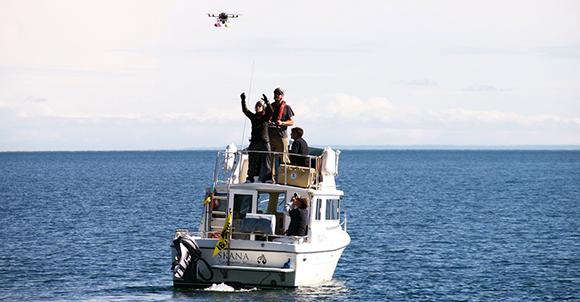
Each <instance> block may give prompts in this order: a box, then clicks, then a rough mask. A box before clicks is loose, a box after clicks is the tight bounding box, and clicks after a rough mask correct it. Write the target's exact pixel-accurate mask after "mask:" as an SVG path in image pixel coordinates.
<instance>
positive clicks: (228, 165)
mask: <svg viewBox="0 0 580 302" xmlns="http://www.w3.org/2000/svg"><path fill="white" fill-rule="evenodd" d="M236 152H238V148H236V145H234V143H231V144H229V145H228V146H227V147H226V153H225V155H224V170H226V171H231V170H232V169H233V168H234V163H235V161H236Z"/></svg>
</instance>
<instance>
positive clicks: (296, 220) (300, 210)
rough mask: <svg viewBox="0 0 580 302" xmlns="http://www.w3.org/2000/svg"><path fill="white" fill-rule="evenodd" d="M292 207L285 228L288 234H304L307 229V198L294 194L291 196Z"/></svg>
mask: <svg viewBox="0 0 580 302" xmlns="http://www.w3.org/2000/svg"><path fill="white" fill-rule="evenodd" d="M292 206H293V207H292V209H291V210H290V211H289V212H288V215H290V225H289V226H288V230H286V235H288V236H306V233H307V231H308V200H307V199H306V198H304V197H298V195H296V194H294V196H293V197H292Z"/></svg>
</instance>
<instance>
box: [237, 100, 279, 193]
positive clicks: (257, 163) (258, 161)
mask: <svg viewBox="0 0 580 302" xmlns="http://www.w3.org/2000/svg"><path fill="white" fill-rule="evenodd" d="M240 99H241V100H242V112H243V113H244V114H245V115H246V116H247V117H248V118H249V119H250V122H251V123H252V134H251V136H250V145H249V146H248V151H250V152H248V159H249V165H248V177H247V178H246V179H247V180H246V182H253V181H254V177H255V176H258V177H259V179H260V181H261V182H271V181H272V168H271V165H270V162H271V161H272V160H271V156H270V154H269V153H267V152H270V137H269V136H268V122H269V121H270V118H271V117H272V105H271V104H270V103H269V102H268V98H267V97H266V95H264V94H262V100H260V101H258V102H256V106H255V109H256V113H252V112H251V111H250V110H248V108H247V107H246V94H245V93H242V94H241V95H240ZM251 151H265V152H264V153H262V152H251Z"/></svg>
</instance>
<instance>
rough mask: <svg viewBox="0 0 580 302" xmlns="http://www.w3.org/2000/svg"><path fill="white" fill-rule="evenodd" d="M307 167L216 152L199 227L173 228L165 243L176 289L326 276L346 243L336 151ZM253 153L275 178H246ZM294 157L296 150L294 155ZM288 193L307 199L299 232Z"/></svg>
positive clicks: (281, 283) (314, 281) (300, 282)
mask: <svg viewBox="0 0 580 302" xmlns="http://www.w3.org/2000/svg"><path fill="white" fill-rule="evenodd" d="M317 151H318V152H317V153H316V152H313V153H312V154H311V155H308V156H307V157H308V158H309V159H310V165H309V166H308V167H299V166H292V165H289V164H284V163H279V162H278V161H280V158H281V153H278V152H266V151H247V150H240V151H238V150H237V148H236V147H235V146H234V145H233V144H230V145H229V146H228V147H227V148H226V149H225V150H223V151H219V152H217V156H216V161H215V167H214V173H213V179H212V181H211V185H210V186H209V188H208V189H207V192H206V193H207V195H206V196H207V197H206V199H205V200H204V202H202V203H200V204H201V205H202V206H203V214H202V217H201V219H200V224H199V228H198V229H197V230H191V229H188V228H179V229H177V230H176V231H175V235H174V237H173V241H172V243H171V250H172V260H173V261H172V269H173V285H174V287H207V286H211V285H212V284H216V283H217V284H220V283H225V284H228V285H231V286H234V287H299V286H317V285H320V284H324V283H325V282H328V281H330V280H331V279H332V277H333V275H334V271H335V269H336V266H337V264H338V261H339V259H340V257H341V255H342V253H343V251H344V249H345V248H346V247H347V246H348V244H349V243H350V236H349V235H348V232H347V219H346V212H345V211H344V210H343V207H342V197H343V195H344V193H343V192H342V191H341V190H339V189H338V188H337V186H336V182H335V178H336V177H337V176H338V162H339V155H340V151H338V150H333V149H331V148H330V147H326V148H324V149H323V150H322V149H318V150H317ZM251 152H262V153H264V152H266V153H269V154H268V156H270V158H272V161H273V167H275V168H274V169H272V170H273V172H274V173H275V177H274V179H275V181H273V182H271V183H261V182H258V181H253V180H248V179H246V177H247V176H246V175H247V169H248V161H249V160H248V158H249V156H248V155H249V153H251ZM296 156H299V155H296ZM294 196H299V197H304V198H306V199H307V201H308V211H307V213H308V215H307V217H308V219H307V223H308V224H307V232H306V235H305V236H288V235H285V231H286V229H287V228H288V226H289V224H290V217H289V215H288V210H289V207H290V204H291V200H292V198H293V197H294Z"/></svg>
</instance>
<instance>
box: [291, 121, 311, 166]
mask: <svg viewBox="0 0 580 302" xmlns="http://www.w3.org/2000/svg"><path fill="white" fill-rule="evenodd" d="M302 135H304V130H302V128H300V127H296V128H292V131H291V132H290V137H291V138H292V139H293V140H294V141H293V142H292V147H291V148H290V153H291V154H300V155H303V156H300V155H290V163H291V164H292V165H295V166H302V167H308V166H309V164H310V159H309V157H308V152H309V150H308V144H307V143H306V141H305V140H304V139H303V138H302Z"/></svg>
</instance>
